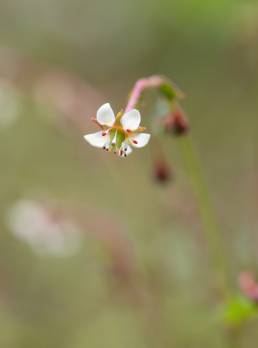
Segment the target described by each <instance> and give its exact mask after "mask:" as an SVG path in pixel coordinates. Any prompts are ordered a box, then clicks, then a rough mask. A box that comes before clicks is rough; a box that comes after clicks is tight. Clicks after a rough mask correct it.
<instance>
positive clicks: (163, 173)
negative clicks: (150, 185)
mask: <svg viewBox="0 0 258 348" xmlns="http://www.w3.org/2000/svg"><path fill="white" fill-rule="evenodd" d="M154 178H155V180H156V181H158V182H160V183H165V182H167V181H169V180H171V169H170V166H169V164H168V163H167V162H166V161H165V160H164V159H159V160H157V161H156V162H155V164H154Z"/></svg>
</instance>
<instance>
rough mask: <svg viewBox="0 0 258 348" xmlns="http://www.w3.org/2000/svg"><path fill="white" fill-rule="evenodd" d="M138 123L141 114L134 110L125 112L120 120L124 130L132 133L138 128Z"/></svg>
mask: <svg viewBox="0 0 258 348" xmlns="http://www.w3.org/2000/svg"><path fill="white" fill-rule="evenodd" d="M140 123H141V114H140V112H139V111H138V110H136V109H133V110H131V111H128V112H126V113H125V114H124V115H123V116H122V118H121V124H122V126H123V128H124V130H131V131H134V130H136V129H137V128H139V126H140Z"/></svg>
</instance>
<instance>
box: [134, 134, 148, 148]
mask: <svg viewBox="0 0 258 348" xmlns="http://www.w3.org/2000/svg"><path fill="white" fill-rule="evenodd" d="M150 137H151V135H150V134H148V133H139V134H137V135H133V136H131V137H130V142H131V144H132V145H133V146H134V147H138V148H140V147H144V146H145V145H147V144H148V142H149V140H150Z"/></svg>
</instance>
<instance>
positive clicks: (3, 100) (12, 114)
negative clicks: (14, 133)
mask: <svg viewBox="0 0 258 348" xmlns="http://www.w3.org/2000/svg"><path fill="white" fill-rule="evenodd" d="M20 109H21V103H20V100H19V97H18V95H17V93H16V91H15V90H14V88H13V87H12V86H11V85H10V84H9V83H8V82H6V81H3V80H0V128H8V127H10V126H12V125H13V123H14V122H15V121H16V119H17V118H18V116H19V114H20Z"/></svg>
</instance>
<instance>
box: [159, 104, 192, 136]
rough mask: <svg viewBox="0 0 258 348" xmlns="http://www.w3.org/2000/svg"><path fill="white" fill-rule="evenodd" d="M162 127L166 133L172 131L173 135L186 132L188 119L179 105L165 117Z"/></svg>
mask: <svg viewBox="0 0 258 348" xmlns="http://www.w3.org/2000/svg"><path fill="white" fill-rule="evenodd" d="M164 128H165V131H166V132H167V133H173V134H175V135H183V134H186V133H187V132H188V130H189V124H188V120H187V118H186V116H185V114H184V112H183V110H182V109H181V108H180V107H177V108H176V109H175V110H174V111H172V113H171V114H169V115H168V116H167V117H166V119H165V122H164Z"/></svg>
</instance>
